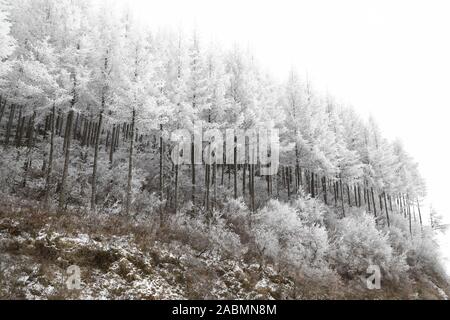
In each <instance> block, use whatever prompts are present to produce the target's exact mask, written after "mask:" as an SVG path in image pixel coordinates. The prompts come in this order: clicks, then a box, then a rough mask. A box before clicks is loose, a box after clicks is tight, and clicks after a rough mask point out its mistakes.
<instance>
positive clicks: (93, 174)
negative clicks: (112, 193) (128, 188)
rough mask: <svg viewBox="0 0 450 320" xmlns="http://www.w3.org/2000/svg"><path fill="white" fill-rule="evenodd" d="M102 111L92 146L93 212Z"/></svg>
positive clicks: (93, 210) (92, 208)
mask: <svg viewBox="0 0 450 320" xmlns="http://www.w3.org/2000/svg"><path fill="white" fill-rule="evenodd" d="M102 120H103V111H102V112H100V115H99V118H98V126H97V128H98V130H97V132H96V135H95V146H94V168H93V170H92V193H91V211H92V212H95V210H96V209H95V200H96V199H95V198H96V194H97V160H98V146H99V143H100V129H101V127H102Z"/></svg>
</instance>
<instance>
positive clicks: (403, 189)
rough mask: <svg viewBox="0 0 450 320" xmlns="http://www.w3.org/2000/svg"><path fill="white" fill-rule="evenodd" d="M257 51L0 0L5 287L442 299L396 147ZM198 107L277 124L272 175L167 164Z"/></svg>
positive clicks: (412, 168)
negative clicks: (73, 270)
mask: <svg viewBox="0 0 450 320" xmlns="http://www.w3.org/2000/svg"><path fill="white" fill-rule="evenodd" d="M256 61H257V60H256V59H255V58H254V57H253V55H252V54H251V53H250V52H247V51H246V50H242V49H240V48H234V49H232V50H231V51H223V50H221V49H220V48H218V47H217V46H216V45H215V44H210V43H204V42H202V40H201V39H200V38H199V37H198V35H197V34H196V33H195V32H172V31H167V30H164V31H161V30H160V31H156V30H148V29H147V28H146V27H145V26H142V25H140V24H139V23H138V22H137V20H135V19H134V18H133V15H132V12H131V10H129V9H128V8H126V7H121V6H118V5H114V4H113V3H112V2H110V1H106V0H96V1H92V0H78V1H70V0H60V1H56V0H15V1H5V0H0V145H1V147H0V148H1V154H0V206H1V208H0V209H1V210H0V257H1V259H0V263H1V266H0V268H1V270H2V273H1V276H0V284H1V286H0V297H8V298H32V299H33V298H99V299H102V298H135V299H168V298H217V299H220V298H275V299H298V298H358V297H361V298H445V297H446V293H447V294H448V293H449V288H448V281H447V276H446V275H445V272H444V271H443V269H442V266H441V262H440V257H439V254H438V248H437V244H436V241H435V232H436V230H435V229H437V226H438V223H437V221H438V220H437V219H435V220H434V221H433V220H432V221H431V226H429V225H428V224H427V223H425V221H423V220H422V215H421V211H420V209H421V202H422V200H423V198H424V197H425V195H426V188H425V184H424V181H423V179H422V177H421V176H420V173H419V172H418V168H417V164H416V163H415V162H414V160H413V159H412V158H411V157H410V156H409V155H408V154H407V152H406V151H405V150H404V148H403V147H402V144H401V143H400V142H399V141H394V142H391V141H388V140H387V139H385V138H384V137H383V136H382V135H381V133H380V131H379V129H378V127H377V125H376V123H375V121H374V119H369V120H368V121H365V120H364V119H362V118H360V117H359V116H358V115H357V114H356V112H355V111H354V110H353V109H352V108H351V107H348V106H345V105H341V104H339V103H337V102H336V101H335V100H334V99H333V98H332V97H329V96H324V95H322V94H320V93H319V92H317V91H315V90H314V88H313V87H312V85H311V83H309V82H308V81H304V80H302V79H301V78H300V77H299V76H298V75H297V74H296V73H295V71H294V70H293V71H292V72H291V73H290V74H289V75H288V77H287V80H286V82H284V83H278V82H276V81H275V80H274V79H272V77H271V76H270V75H269V74H266V73H265V72H264V71H262V70H263V69H262V68H261V67H260V66H259V64H258V63H257V62H256ZM195 122H201V123H202V125H203V127H204V128H208V129H218V130H220V131H221V132H222V131H224V130H226V129H241V130H248V129H258V128H268V129H278V130H279V132H280V145H281V148H280V167H279V170H278V173H277V174H275V175H273V176H263V175H262V174H261V169H262V165H261V163H257V164H251V163H249V161H248V160H249V159H248V158H247V155H246V157H245V158H246V161H245V163H244V164H239V165H235V164H230V163H225V164H222V163H219V162H218V161H216V162H213V163H212V164H205V165H196V164H190V165H186V164H183V165H178V164H177V163H175V162H173V161H172V160H173V159H172V158H171V153H172V151H173V149H174V148H176V144H175V142H174V141H172V139H171V133H172V132H173V131H174V130H177V129H186V130H187V132H189V133H191V134H192V135H193V134H194V123H195ZM235 153H236V152H235ZM184 156H185V155H184ZM235 156H236V155H235ZM70 265H78V266H80V268H81V269H82V274H83V278H82V284H83V285H82V288H83V289H82V290H81V291H80V290H79V291H70V290H67V288H65V286H64V281H63V278H64V277H65V272H66V268H67V267H68V266H70ZM371 265H376V266H378V267H379V268H380V269H381V271H382V288H381V289H380V290H378V291H376V290H375V291H371V290H368V289H367V288H366V282H365V277H366V276H367V268H368V267H369V266H371Z"/></svg>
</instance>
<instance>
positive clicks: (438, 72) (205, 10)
mask: <svg viewBox="0 0 450 320" xmlns="http://www.w3.org/2000/svg"><path fill="white" fill-rule="evenodd" d="M129 2H131V3H132V6H133V7H134V8H136V12H137V14H138V15H139V16H140V17H141V18H142V19H143V20H145V21H146V22H147V23H148V24H149V25H150V26H152V27H155V28H159V27H169V28H172V29H174V30H176V29H178V28H180V27H181V28H183V29H185V30H186V31H187V32H190V31H191V30H193V27H194V25H195V26H196V29H197V31H198V32H199V33H200V35H201V36H202V38H203V39H204V41H205V42H206V44H208V43H209V41H211V40H213V39H214V41H216V42H218V43H220V44H222V45H223V46H224V47H230V46H232V45H234V44H235V43H237V44H239V45H241V46H244V47H250V48H251V51H252V52H253V53H254V55H255V56H256V58H257V60H258V61H260V62H261V64H262V65H263V66H265V67H267V69H268V70H270V72H271V73H273V74H274V75H275V76H276V77H277V78H278V79H280V80H284V78H285V77H286V75H287V72H288V71H289V69H290V68H291V66H294V67H296V68H297V70H298V71H299V72H300V73H303V74H308V77H309V78H310V79H311V80H312V81H313V84H314V85H315V86H316V87H317V88H318V89H320V90H323V91H328V92H329V93H330V94H332V95H333V96H335V97H336V98H337V99H338V100H341V101H345V102H347V103H349V104H351V105H353V106H354V107H355V108H356V109H357V110H358V111H359V112H360V113H361V114H362V115H369V114H372V115H373V116H374V117H375V118H376V119H377V120H378V122H379V125H380V127H381V129H382V130H383V132H384V134H385V135H386V136H387V137H389V138H395V137H399V138H400V139H401V140H402V141H403V142H404V144H405V147H406V149H407V150H408V151H409V152H410V154H411V155H412V156H413V157H414V158H415V159H416V160H417V161H418V162H419V164H420V169H421V172H422V174H423V175H424V177H425V179H426V180H427V185H428V191H429V201H430V202H432V203H433V205H434V207H435V208H436V209H437V210H438V212H440V213H442V214H444V215H445V216H446V219H447V222H448V221H450V202H449V201H448V200H447V197H448V196H449V195H448V194H447V193H448V192H449V191H448V189H447V188H446V183H449V182H450V171H449V170H448V168H447V167H448V159H449V157H448V156H449V153H450V151H449V148H448V143H447V141H446V140H447V137H450V124H448V115H449V108H450V90H449V89H450V88H449V85H450V39H449V31H450V2H449V1H446V0H442V1H439V0H417V1H415V0H389V1H388V0H373V1H371V0H340V1H335V0H334V1H333V0H293V1H287V0H276V1H265V0H259V1H250V0H240V1H239V0H221V1H215V0H189V1H183V0H160V1H148V0H129ZM423 210H424V211H426V213H427V212H428V205H427V208H423ZM426 219H427V220H428V218H426ZM448 240H449V241H448V242H449V246H448V247H446V248H447V249H446V250H448V248H450V239H448ZM449 251H450V250H449ZM449 253H450V252H449Z"/></svg>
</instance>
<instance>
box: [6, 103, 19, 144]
mask: <svg viewBox="0 0 450 320" xmlns="http://www.w3.org/2000/svg"><path fill="white" fill-rule="evenodd" d="M15 110H16V106H15V105H14V104H12V105H10V107H9V119H8V124H7V125H6V137H5V145H6V146H8V145H9V137H10V135H11V131H12V126H13V121H14V113H15Z"/></svg>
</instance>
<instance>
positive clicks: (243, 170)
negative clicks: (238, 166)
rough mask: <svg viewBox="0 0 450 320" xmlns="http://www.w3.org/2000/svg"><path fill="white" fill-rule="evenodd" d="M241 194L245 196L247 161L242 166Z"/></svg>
mask: <svg viewBox="0 0 450 320" xmlns="http://www.w3.org/2000/svg"><path fill="white" fill-rule="evenodd" d="M242 172H243V173H242V194H243V196H244V198H245V187H246V185H245V180H246V179H245V175H246V174H247V163H244V167H243V168H242Z"/></svg>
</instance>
